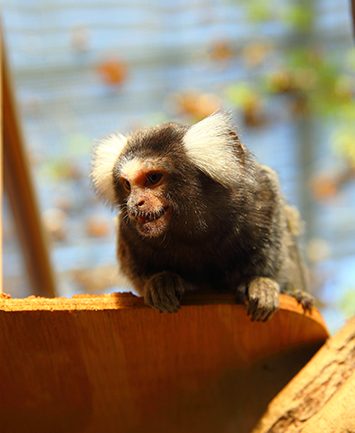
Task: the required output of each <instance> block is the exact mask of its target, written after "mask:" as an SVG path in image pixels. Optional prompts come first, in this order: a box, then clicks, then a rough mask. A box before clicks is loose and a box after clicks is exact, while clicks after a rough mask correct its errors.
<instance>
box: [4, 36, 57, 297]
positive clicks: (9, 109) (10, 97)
mask: <svg viewBox="0 0 355 433" xmlns="http://www.w3.org/2000/svg"><path fill="white" fill-rule="evenodd" d="M1 42H3V41H1ZM2 48H3V43H2ZM2 60H3V61H2V68H1V70H2V89H3V108H4V109H3V121H4V131H3V132H4V148H3V165H4V179H5V182H4V184H5V192H6V194H7V196H8V198H9V202H10V205H11V209H12V213H13V216H14V219H15V226H16V231H17V234H18V236H19V240H20V242H21V245H22V252H23V254H24V257H25V263H26V268H27V272H28V276H29V280H30V283H31V286H32V290H33V293H35V294H38V295H43V296H55V294H56V289H55V279H54V275H53V271H52V266H51V263H50V258H49V253H48V247H47V242H46V241H47V239H46V237H45V234H44V231H43V227H42V223H41V218H40V214H39V209H38V204H37V197H36V194H35V190H34V187H33V182H32V178H31V172H30V168H29V164H28V161H27V156H26V152H25V149H24V141H23V137H22V134H21V130H20V124H19V120H18V116H17V113H16V104H15V98H14V94H13V90H12V83H11V77H10V73H9V69H8V66H7V62H6V58H5V54H4V52H3V58H2Z"/></svg>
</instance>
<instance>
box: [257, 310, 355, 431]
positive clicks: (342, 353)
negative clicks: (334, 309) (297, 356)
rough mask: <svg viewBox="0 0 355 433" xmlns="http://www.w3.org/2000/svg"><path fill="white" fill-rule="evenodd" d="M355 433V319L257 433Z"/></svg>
mask: <svg viewBox="0 0 355 433" xmlns="http://www.w3.org/2000/svg"><path fill="white" fill-rule="evenodd" d="M354 431H355V318H353V319H352V320H350V321H349V322H348V323H347V324H346V325H345V326H344V328H343V329H341V330H340V331H339V332H338V333H337V334H336V335H334V336H333V337H332V338H331V339H330V340H329V341H328V342H327V344H326V345H324V347H323V348H322V349H321V350H320V351H319V352H318V353H317V355H316V356H315V357H314V358H313V359H312V360H311V361H310V362H309V363H308V364H307V365H306V366H305V367H304V368H303V369H302V370H301V371H300V372H299V373H298V374H297V375H296V377H294V378H293V380H292V381H291V382H290V383H289V384H288V385H287V386H286V388H284V389H283V390H282V391H281V393H280V394H279V395H278V396H277V397H276V398H275V399H274V400H273V401H272V402H271V404H270V406H269V408H268V410H267V412H266V413H265V415H264V416H263V417H262V419H261V420H260V422H259V424H258V426H257V427H256V428H255V430H253V433H283V432H287V433H312V432H322V433H345V432H354Z"/></svg>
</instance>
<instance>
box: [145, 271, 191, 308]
mask: <svg viewBox="0 0 355 433" xmlns="http://www.w3.org/2000/svg"><path fill="white" fill-rule="evenodd" d="M184 292H185V282H184V280H183V279H182V278H181V277H179V275H177V274H173V273H170V272H161V273H159V274H155V275H153V276H152V277H151V278H150V279H149V280H148V281H147V282H146V284H145V287H144V302H145V303H146V304H147V305H150V306H151V307H153V308H155V309H156V310H159V311H161V312H163V313H174V312H176V311H177V310H178V309H179V308H180V300H181V298H182V295H183V293H184Z"/></svg>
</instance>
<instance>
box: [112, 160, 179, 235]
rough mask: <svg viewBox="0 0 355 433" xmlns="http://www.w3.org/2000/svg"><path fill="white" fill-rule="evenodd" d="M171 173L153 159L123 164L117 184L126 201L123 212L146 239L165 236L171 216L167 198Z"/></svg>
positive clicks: (118, 174)
mask: <svg viewBox="0 0 355 433" xmlns="http://www.w3.org/2000/svg"><path fill="white" fill-rule="evenodd" d="M168 177H169V172H168V171H167V168H166V167H164V165H163V164H161V163H160V164H159V162H157V161H154V160H142V159H140V158H133V159H130V160H128V161H125V162H123V163H122V164H121V165H120V167H119V171H118V173H117V179H116V185H118V188H119V189H120V195H121V197H122V198H123V203H124V206H123V211H124V212H126V215H127V217H128V218H129V219H130V221H131V223H133V224H134V226H135V227H136V229H137V231H138V232H139V233H140V234H141V235H142V236H145V237H158V236H161V235H163V234H164V233H165V231H166V230H167V228H168V225H169V221H170V218H171V214H172V206H171V203H169V200H168V197H167V190H168Z"/></svg>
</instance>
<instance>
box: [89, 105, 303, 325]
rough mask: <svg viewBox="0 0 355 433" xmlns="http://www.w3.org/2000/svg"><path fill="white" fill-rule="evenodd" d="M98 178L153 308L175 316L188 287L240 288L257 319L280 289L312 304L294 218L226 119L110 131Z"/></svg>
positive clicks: (99, 149) (128, 263)
mask: <svg viewBox="0 0 355 433" xmlns="http://www.w3.org/2000/svg"><path fill="white" fill-rule="evenodd" d="M92 179H93V183H94V185H95V187H96V190H97V191H98V193H99V194H100V195H101V196H102V197H103V198H104V199H106V201H108V202H109V203H110V204H111V205H113V206H115V207H118V208H119V209H120V213H119V217H118V259H119V262H120V265H121V268H122V271H123V272H124V273H125V274H126V275H127V276H128V277H129V279H130V280H131V282H132V284H133V285H134V288H135V289H136V290H137V292H138V293H140V294H141V295H143V296H144V299H145V302H146V303H147V304H148V305H150V306H152V307H154V308H156V309H158V310H160V311H163V312H175V311H177V310H178V308H179V306H180V300H181V297H182V295H183V293H184V292H185V291H186V290H189V289H198V288H204V287H209V288H213V289H216V290H231V291H234V292H235V293H236V296H238V297H239V299H242V300H243V301H244V302H245V304H246V306H247V311H248V314H249V315H250V316H251V318H252V319H253V320H261V321H263V320H266V319H268V318H269V317H270V316H271V315H272V313H273V312H274V311H275V310H276V309H277V307H278V304H279V293H280V291H281V292H284V291H286V292H291V293H293V294H294V296H295V297H296V298H297V299H298V300H299V302H301V303H302V304H303V306H304V307H305V308H309V307H310V305H311V301H312V298H311V297H310V296H308V295H307V294H305V293H304V292H303V291H304V289H305V273H304V270H303V265H302V263H301V260H300V257H299V254H298V249H297V244H296V240H295V239H296V236H297V234H298V229H297V213H296V211H295V210H294V209H293V208H291V207H289V206H288V205H287V204H286V203H285V201H284V199H283V197H282V195H281V193H280V188H279V183H278V179H277V176H276V174H275V172H274V171H272V170H271V169H270V168H268V167H266V166H264V165H261V164H259V163H258V162H256V160H255V159H254V157H253V156H252V154H251V153H250V152H249V151H248V149H247V148H246V147H245V146H244V145H243V144H242V143H241V142H240V140H239V138H238V135H237V132H236V131H235V129H234V127H233V125H232V124H231V121H230V118H229V116H228V115H226V114H223V113H216V114H213V115H211V116H209V117H207V118H205V119H203V120H202V121H200V122H198V123H196V124H195V125H193V126H191V127H188V126H183V125H180V124H176V123H166V124H163V125H159V126H157V127H153V128H147V129H143V130H139V131H137V132H134V133H132V134H131V135H129V136H127V137H125V136H123V135H121V134H113V135H111V136H109V137H107V138H105V139H103V140H102V141H101V142H99V143H98V145H97V146H96V149H95V151H94V157H93V166H92Z"/></svg>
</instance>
